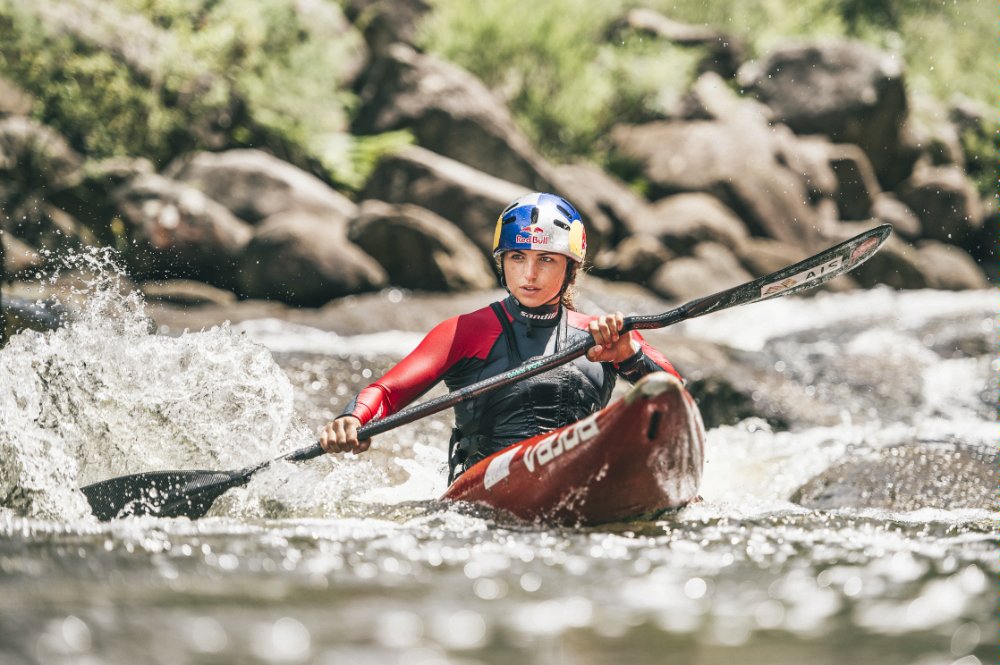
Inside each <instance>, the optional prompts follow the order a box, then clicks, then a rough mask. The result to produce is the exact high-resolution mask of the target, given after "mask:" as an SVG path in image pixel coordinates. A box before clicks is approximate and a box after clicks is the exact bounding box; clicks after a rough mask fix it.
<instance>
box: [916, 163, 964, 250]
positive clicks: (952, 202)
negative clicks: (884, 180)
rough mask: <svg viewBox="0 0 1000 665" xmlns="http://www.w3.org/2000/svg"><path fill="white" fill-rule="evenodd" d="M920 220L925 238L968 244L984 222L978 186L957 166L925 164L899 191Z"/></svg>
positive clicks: (954, 243) (962, 245) (961, 244)
mask: <svg viewBox="0 0 1000 665" xmlns="http://www.w3.org/2000/svg"><path fill="white" fill-rule="evenodd" d="M897 194H898V195H899V198H900V200H901V201H902V202H903V203H905V204H906V205H907V206H908V207H909V208H910V209H911V210H913V212H914V213H915V214H916V215H917V217H918V218H919V219H920V222H921V225H922V227H923V230H924V237H926V238H930V239H933V240H940V241H942V242H947V243H951V244H953V245H959V246H961V247H969V246H970V245H971V244H972V242H973V240H974V239H975V238H976V232H977V231H978V230H979V226H980V225H981V224H982V204H981V202H980V200H979V194H978V192H977V191H976V188H975V186H974V185H973V184H972V182H971V181H970V180H969V179H968V177H966V175H965V172H964V171H963V170H962V169H960V168H958V167H957V166H937V167H924V168H919V169H917V170H916V171H914V173H913V175H912V176H911V177H910V178H909V179H907V180H906V182H904V183H903V184H902V185H901V186H900V187H899V189H898V190H897Z"/></svg>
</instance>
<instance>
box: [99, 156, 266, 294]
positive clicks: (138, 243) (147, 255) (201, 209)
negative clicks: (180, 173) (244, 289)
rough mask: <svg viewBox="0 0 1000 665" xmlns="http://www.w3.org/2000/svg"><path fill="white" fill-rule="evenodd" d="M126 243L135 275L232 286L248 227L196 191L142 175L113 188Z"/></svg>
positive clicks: (192, 188) (249, 232)
mask: <svg viewBox="0 0 1000 665" xmlns="http://www.w3.org/2000/svg"><path fill="white" fill-rule="evenodd" d="M113 196H114V200H115V202H116V204H117V207H118V213H119V215H120V217H121V219H122V220H123V222H124V223H125V227H126V234H127V236H128V238H129V240H130V247H129V249H128V251H127V252H126V253H125V259H126V261H127V262H128V263H129V265H130V266H131V267H132V269H133V270H135V271H136V273H137V274H138V275H140V276H146V277H154V278H157V277H167V278H169V277H185V278H192V279H202V280H204V281H207V282H209V283H211V284H215V285H217V286H223V287H230V286H232V285H233V284H234V278H235V276H234V266H235V261H236V259H237V257H239V256H240V255H241V254H242V252H243V249H244V248H245V247H246V246H247V243H248V242H250V238H251V236H252V235H253V231H252V229H251V227H250V226H249V225H247V224H246V223H244V222H243V221H241V220H239V219H237V218H236V217H235V216H234V215H233V214H232V213H231V212H229V210H227V209H226V208H225V207H223V206H222V205H220V204H218V203H216V202H215V201H213V200H212V199H210V198H208V197H207V196H205V195H204V194H203V193H202V192H201V191H199V190H197V189H195V188H194V187H190V186H188V185H185V184H183V183H178V182H175V181H173V180H168V179H167V178H164V177H162V176H158V175H143V176H139V177H137V178H135V179H133V180H130V181H128V182H127V183H126V184H125V185H123V186H122V187H120V188H119V189H117V190H116V191H115V192H114V195H113Z"/></svg>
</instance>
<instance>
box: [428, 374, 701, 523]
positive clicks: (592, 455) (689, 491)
mask: <svg viewBox="0 0 1000 665" xmlns="http://www.w3.org/2000/svg"><path fill="white" fill-rule="evenodd" d="M704 445H705V430H704V426H703V424H702V420H701V414H700V413H699V411H698V407H697V405H696V404H695V402H694V399H693V398H692V397H691V395H690V394H689V393H688V392H687V390H685V389H684V386H683V385H682V384H681V382H680V381H679V380H678V379H677V378H676V377H674V376H672V375H670V374H667V373H666V372H657V373H654V374H650V375H648V376H646V377H644V378H643V379H642V380H640V381H639V382H638V383H636V385H635V386H633V387H632V389H631V390H630V391H629V392H628V393H627V394H626V395H625V396H623V397H622V398H621V399H620V400H618V401H615V402H612V403H611V404H609V405H608V406H607V407H605V408H604V409H602V410H601V411H598V412H597V413H595V414H593V415H591V416H588V417H587V418H584V419H583V420H580V421H579V422H576V423H573V424H571V425H567V426H566V427H563V428H561V429H558V430H554V431H552V432H548V433H545V434H540V435H538V436H534V437H532V438H530V439H526V440H525V441H522V442H520V443H515V444H514V445H512V446H509V447H507V448H505V449H503V450H501V451H499V452H497V453H494V454H493V455H491V456H490V457H487V458H486V459H484V460H482V461H480V462H479V463H477V464H476V465H475V466H473V467H472V468H470V469H469V470H468V471H466V472H465V473H464V474H462V475H461V476H460V477H459V478H458V479H457V480H456V481H455V482H454V483H453V484H452V485H451V487H449V488H448V489H447V491H446V492H445V494H444V496H443V497H442V498H443V499H445V500H455V501H469V502H473V503H479V504H484V505H487V506H490V507H493V508H496V509H498V510H502V511H505V512H508V513H510V514H512V515H514V516H516V517H518V518H521V519H525V520H537V521H543V522H552V523H559V524H598V523H602V522H615V521H621V520H625V519H628V518H632V517H637V516H640V515H646V514H650V513H656V512H662V511H664V510H669V509H672V508H680V507H682V506H684V505H686V504H687V503H689V502H691V501H692V500H694V499H695V498H696V497H697V493H698V486H699V484H700V482H701V474H702V467H703V465H704Z"/></svg>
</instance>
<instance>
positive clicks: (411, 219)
mask: <svg viewBox="0 0 1000 665" xmlns="http://www.w3.org/2000/svg"><path fill="white" fill-rule="evenodd" d="M347 237H348V239H349V240H350V241H351V242H353V243H355V244H356V245H357V246H358V247H360V248H361V249H362V250H364V251H365V252H367V253H368V254H369V255H370V256H372V257H373V258H374V259H375V260H376V261H378V262H379V263H381V264H382V266H383V267H384V268H385V271H386V272H387V273H388V275H389V281H390V283H392V284H397V285H399V286H405V287H406V288H410V289H419V290H424V291H461V290H465V289H473V290H476V289H488V288H491V287H493V286H495V285H496V277H495V276H494V274H493V269H492V268H491V267H490V264H489V263H488V262H487V260H486V259H485V258H484V257H483V256H482V254H481V253H480V252H478V251H477V250H476V247H475V245H473V244H472V241H471V240H469V239H468V238H467V237H466V236H465V235H464V234H463V233H462V232H461V231H460V230H459V229H458V227H456V226H455V225H454V224H452V223H451V222H449V221H448V220H446V219H444V218H443V217H441V216H440V215H437V214H435V213H433V212H431V211H429V210H427V209H425V208H421V207H419V206H414V205H408V204H401V205H393V204H389V203H384V202H382V201H375V200H369V201H365V202H364V203H363V204H362V205H361V209H360V213H359V215H358V217H356V218H355V219H354V220H352V221H351V223H350V226H349V230H348V236H347Z"/></svg>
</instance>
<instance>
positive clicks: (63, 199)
mask: <svg viewBox="0 0 1000 665" xmlns="http://www.w3.org/2000/svg"><path fill="white" fill-rule="evenodd" d="M153 173H155V169H154V167H153V163H152V162H151V161H149V160H148V159H145V158H138V159H133V158H131V157H112V158H110V159H104V160H91V161H87V162H84V164H83V168H82V173H81V178H80V181H79V182H78V183H77V184H76V185H74V186H73V187H70V188H68V189H64V190H61V191H59V192H56V193H55V194H53V195H51V196H50V197H49V199H50V201H51V202H52V204H53V205H54V206H55V207H57V208H59V209H60V210H64V211H65V212H66V214H69V215H72V216H73V217H75V218H76V219H79V220H82V221H84V222H85V224H86V226H87V228H89V229H90V231H91V232H93V233H94V235H95V236H96V237H97V239H98V240H99V241H100V242H103V243H105V244H107V245H112V246H114V245H117V244H118V243H119V242H120V241H121V234H122V233H123V232H124V229H121V228H117V227H119V226H120V225H121V220H120V219H118V221H117V222H116V221H115V220H116V219H117V207H116V206H115V203H114V200H113V199H114V197H113V196H112V192H114V191H115V190H116V189H118V188H120V187H121V186H122V185H124V184H125V183H126V182H128V181H130V180H132V179H133V178H135V177H137V176H140V175H150V174H153Z"/></svg>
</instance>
